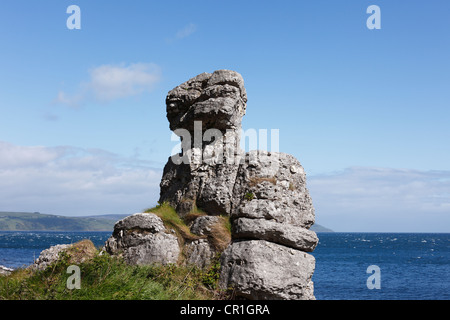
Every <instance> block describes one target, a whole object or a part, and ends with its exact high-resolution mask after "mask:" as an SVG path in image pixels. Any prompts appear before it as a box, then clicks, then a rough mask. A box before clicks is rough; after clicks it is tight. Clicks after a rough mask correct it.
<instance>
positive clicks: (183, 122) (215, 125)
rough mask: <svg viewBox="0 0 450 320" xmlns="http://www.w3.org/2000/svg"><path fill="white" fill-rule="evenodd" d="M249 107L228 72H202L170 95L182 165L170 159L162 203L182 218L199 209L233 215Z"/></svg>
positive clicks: (241, 87) (233, 74)
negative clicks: (244, 125)
mask: <svg viewBox="0 0 450 320" xmlns="http://www.w3.org/2000/svg"><path fill="white" fill-rule="evenodd" d="M246 103H247V94H246V91H245V88H244V80H243V79H242V76H241V75H240V74H239V73H237V72H234V71H229V70H219V71H215V72H214V73H212V74H210V73H202V74H200V75H198V76H196V77H194V78H192V79H190V80H189V81H186V82H185V83H183V84H181V85H179V86H177V87H176V88H174V89H173V90H171V91H170V92H169V93H168V95H167V98H166V106H167V119H168V120H169V122H170V129H171V130H173V131H174V132H175V133H176V134H177V135H179V136H180V137H181V138H182V155H180V156H181V158H180V159H183V162H182V163H181V164H180V163H179V161H178V162H177V163H174V158H173V157H171V158H169V161H168V162H167V164H166V166H165V168H164V173H163V177H162V179H161V184H160V187H161V193H160V200H159V201H160V202H169V203H170V204H171V205H172V206H174V207H175V208H176V210H177V212H178V213H179V214H181V215H184V214H187V213H189V212H190V211H191V210H192V209H193V208H194V206H195V205H197V206H199V207H201V208H202V209H203V210H205V211H206V212H208V214H211V215H219V214H229V212H230V211H231V202H232V196H233V187H234V183H235V178H236V173H237V170H238V166H237V165H236V162H238V161H239V157H240V148H239V138H240V130H241V121H242V117H243V116H244V114H245V109H246ZM175 162H176V161H175Z"/></svg>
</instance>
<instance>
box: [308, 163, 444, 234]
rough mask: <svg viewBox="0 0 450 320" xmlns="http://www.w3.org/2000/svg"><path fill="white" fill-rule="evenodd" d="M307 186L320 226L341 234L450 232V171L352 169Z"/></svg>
mask: <svg viewBox="0 0 450 320" xmlns="http://www.w3.org/2000/svg"><path fill="white" fill-rule="evenodd" d="M308 186H309V189H310V192H311V196H312V198H313V202H314V204H315V207H316V217H317V221H318V223H321V222H322V223H323V224H328V226H329V227H334V228H335V229H338V230H342V231H441V232H443V231H445V232H449V231H450V229H449V226H450V171H419V170H400V169H390V168H371V167H352V168H348V169H346V170H343V171H342V172H337V173H333V174H327V175H317V176H312V177H310V178H309V179H308Z"/></svg>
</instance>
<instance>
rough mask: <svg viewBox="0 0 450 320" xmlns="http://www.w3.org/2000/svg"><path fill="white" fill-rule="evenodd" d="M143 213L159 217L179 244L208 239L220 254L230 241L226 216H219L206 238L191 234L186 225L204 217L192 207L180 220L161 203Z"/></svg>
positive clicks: (172, 209)
mask: <svg viewBox="0 0 450 320" xmlns="http://www.w3.org/2000/svg"><path fill="white" fill-rule="evenodd" d="M145 212H147V213H149V212H151V213H154V214H156V215H157V216H158V217H160V218H161V219H162V221H163V223H164V225H165V226H166V228H172V229H174V230H175V232H176V233H177V235H178V238H179V240H180V243H181V244H184V243H185V242H187V241H188V242H189V241H194V240H198V239H205V238H208V239H209V241H210V243H212V245H213V246H214V248H215V249H216V250H217V251H219V252H222V251H223V250H225V248H226V247H227V246H228V244H229V243H230V241H231V223H230V219H229V217H227V216H220V217H219V223H216V224H214V225H213V226H212V227H211V232H209V233H208V234H207V235H206V236H199V235H196V234H193V233H192V232H191V231H190V229H189V227H188V226H187V224H186V223H189V222H192V221H194V220H195V219H197V218H198V217H200V216H204V215H206V213H205V212H204V211H202V210H201V209H199V208H197V207H196V206H194V210H193V211H192V212H190V213H189V214H187V215H186V216H185V217H184V218H181V217H180V216H179V215H178V214H177V212H176V211H175V209H174V208H172V207H171V206H170V205H169V204H168V203H162V204H159V205H158V206H156V207H154V208H151V209H147V210H145Z"/></svg>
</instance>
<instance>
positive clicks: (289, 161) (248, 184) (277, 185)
mask: <svg viewBox="0 0 450 320" xmlns="http://www.w3.org/2000/svg"><path fill="white" fill-rule="evenodd" d="M233 192H234V205H233V210H232V216H233V217H246V218H259V219H274V220H276V221H277V222H280V223H286V224H290V225H294V226H299V227H304V228H309V227H310V226H311V225H313V224H314V207H313V205H312V200H311V197H310V195H309V192H308V189H307V188H306V175H305V171H304V169H303V167H302V166H301V164H300V162H299V161H298V160H297V159H295V158H294V157H293V156H291V155H289V154H286V153H281V152H261V151H251V152H249V153H247V154H246V158H245V161H244V162H243V163H242V164H241V165H240V167H239V171H238V173H237V178H236V183H235V187H234V191H233ZM248 194H251V195H252V196H253V198H252V199H251V200H250V199H249V198H248V197H246V195H248Z"/></svg>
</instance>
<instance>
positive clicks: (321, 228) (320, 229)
mask: <svg viewBox="0 0 450 320" xmlns="http://www.w3.org/2000/svg"><path fill="white" fill-rule="evenodd" d="M311 230H312V231H315V232H334V231H333V230H331V229H328V228H325V227H324V226H321V225H320V224H314V225H313V226H312V227H311Z"/></svg>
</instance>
